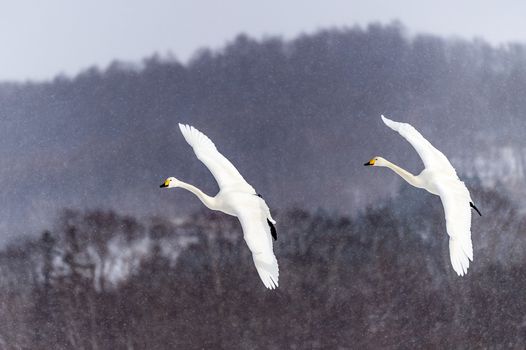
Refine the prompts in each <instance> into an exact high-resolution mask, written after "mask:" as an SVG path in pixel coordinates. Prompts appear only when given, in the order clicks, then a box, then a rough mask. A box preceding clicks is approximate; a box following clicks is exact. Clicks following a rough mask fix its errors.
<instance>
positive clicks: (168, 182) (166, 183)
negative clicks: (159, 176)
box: [159, 179, 170, 188]
mask: <svg viewBox="0 0 526 350" xmlns="http://www.w3.org/2000/svg"><path fill="white" fill-rule="evenodd" d="M169 184H170V181H169V180H168V179H166V181H165V182H163V183H162V184H161V186H159V187H160V188H163V187H168V185H169Z"/></svg>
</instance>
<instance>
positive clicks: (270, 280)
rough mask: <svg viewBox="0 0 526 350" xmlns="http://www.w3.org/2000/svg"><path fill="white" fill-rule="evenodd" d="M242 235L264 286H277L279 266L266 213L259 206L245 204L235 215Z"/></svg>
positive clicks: (270, 287) (271, 287)
mask: <svg viewBox="0 0 526 350" xmlns="http://www.w3.org/2000/svg"><path fill="white" fill-rule="evenodd" d="M237 217H238V219H239V222H241V227H242V228H243V237H244V238H245V242H247V245H248V248H250V251H251V252H252V258H253V259H254V264H255V265H256V269H257V271H258V274H259V277H260V278H261V280H262V281H263V284H264V285H265V287H267V288H269V289H274V288H277V287H278V277H279V268H278V261H277V260H276V256H275V255H274V251H273V249H272V237H271V234H270V226H269V224H268V222H267V215H266V213H265V212H264V211H262V210H261V209H260V208H259V207H257V208H256V207H254V208H250V206H247V207H246V208H244V209H243V211H242V212H240V213H238V215H237Z"/></svg>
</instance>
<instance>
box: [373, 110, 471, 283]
mask: <svg viewBox="0 0 526 350" xmlns="http://www.w3.org/2000/svg"><path fill="white" fill-rule="evenodd" d="M382 120H383V121H384V123H385V124H386V125H387V126H388V127H390V128H391V129H393V130H394V131H397V132H398V133H399V134H400V135H401V136H402V137H403V138H405V139H406V140H407V141H408V142H409V143H410V144H411V145H412V146H413V147H414V149H415V150H416V152H417V153H418V155H419V156H420V158H422V161H423V162H424V166H425V169H424V170H423V171H422V172H421V173H420V174H419V175H417V176H415V175H413V174H411V173H409V172H408V171H406V170H404V169H402V168H400V167H398V166H397V165H395V164H393V163H391V162H389V161H387V160H386V159H384V158H381V157H374V158H373V159H371V160H370V161H369V162H367V163H365V164H364V165H370V166H382V167H388V168H389V169H391V170H393V171H394V172H395V173H397V174H398V175H400V176H401V177H402V178H403V179H404V180H405V181H407V182H408V183H409V184H411V185H413V186H415V187H418V188H423V189H425V190H427V191H428V192H430V193H432V194H435V195H437V196H439V197H440V199H441V200H442V205H443V206H444V213H445V216H446V229H447V233H448V234H449V256H450V258H451V264H452V265H453V269H454V270H455V271H456V273H457V274H458V275H459V276H463V275H465V274H466V273H467V271H468V267H469V260H471V261H473V246H472V243H471V209H470V207H471V208H473V209H475V210H476V211H477V213H478V214H479V215H481V214H480V211H479V210H478V209H477V207H475V205H474V204H473V201H472V200H471V196H470V195H469V191H468V189H467V188H466V185H465V184H464V182H462V181H460V179H459V178H458V176H457V173H456V171H455V169H454V168H453V166H452V165H451V163H450V162H449V160H448V159H447V158H446V156H445V155H444V154H443V153H442V152H440V151H439V150H437V149H436V148H435V147H433V145H431V143H429V141H427V140H426V139H425V138H424V137H423V136H422V135H421V134H420V133H419V132H418V131H417V130H416V129H415V128H413V127H412V126H411V125H409V124H407V123H398V122H395V121H393V120H390V119H388V118H386V117H384V116H383V115H382Z"/></svg>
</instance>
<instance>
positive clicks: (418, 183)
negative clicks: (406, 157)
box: [383, 159, 422, 188]
mask: <svg viewBox="0 0 526 350" xmlns="http://www.w3.org/2000/svg"><path fill="white" fill-rule="evenodd" d="M384 163H385V165H383V166H385V167H388V168H389V169H391V170H392V171H394V172H395V173H397V174H398V175H400V177H401V178H402V179H404V180H405V181H407V182H408V183H409V184H410V185H412V186H415V187H418V188H422V180H421V179H419V178H418V177H417V176H415V175H413V174H411V173H410V172H409V171H407V170H405V169H402V168H400V167H399V166H398V165H396V164H393V163H391V162H390V161H388V160H386V159H384Z"/></svg>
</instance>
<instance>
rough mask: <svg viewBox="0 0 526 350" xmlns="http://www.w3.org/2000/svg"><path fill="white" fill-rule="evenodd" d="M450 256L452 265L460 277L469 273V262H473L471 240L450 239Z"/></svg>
mask: <svg viewBox="0 0 526 350" xmlns="http://www.w3.org/2000/svg"><path fill="white" fill-rule="evenodd" d="M449 256H450V258H451V265H453V269H454V270H455V272H456V273H457V274H458V275H459V276H464V275H465V274H466V273H468V267H469V261H470V260H471V261H473V245H472V243H471V239H459V238H453V237H450V238H449Z"/></svg>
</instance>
